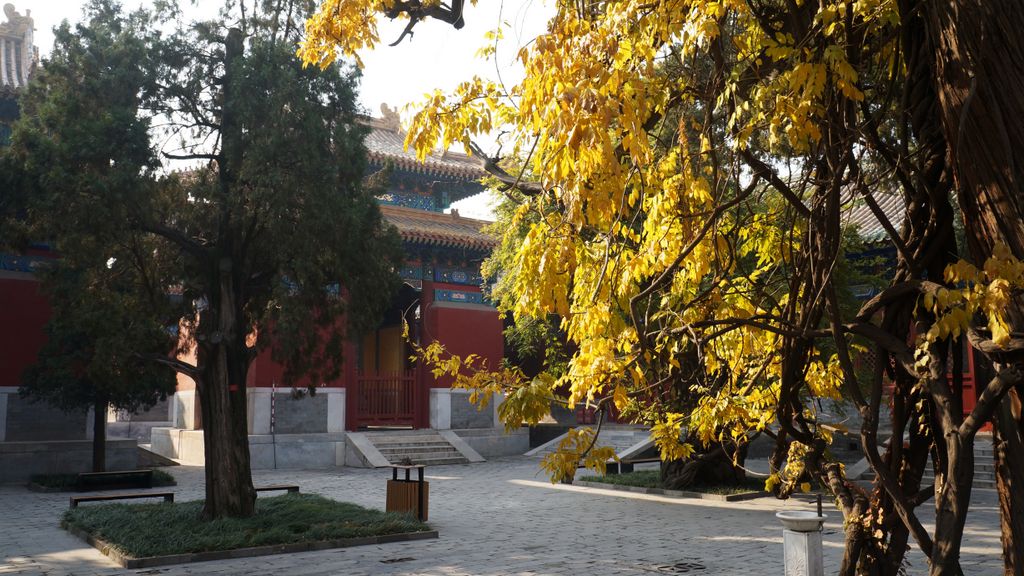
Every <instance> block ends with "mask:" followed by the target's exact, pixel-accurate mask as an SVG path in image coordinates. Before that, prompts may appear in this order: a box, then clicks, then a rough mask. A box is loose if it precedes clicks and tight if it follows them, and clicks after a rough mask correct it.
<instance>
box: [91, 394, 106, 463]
mask: <svg viewBox="0 0 1024 576" xmlns="http://www.w3.org/2000/svg"><path fill="white" fill-rule="evenodd" d="M107 408H108V404H107V401H106V400H105V399H103V398H98V399H96V402H95V403H94V404H93V407H92V411H93V416H92V471H93V472H106V470H107Z"/></svg>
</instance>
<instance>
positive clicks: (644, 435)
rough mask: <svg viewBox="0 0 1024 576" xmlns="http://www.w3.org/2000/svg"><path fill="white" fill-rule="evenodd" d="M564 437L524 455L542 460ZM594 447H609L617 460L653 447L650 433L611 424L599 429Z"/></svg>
mask: <svg viewBox="0 0 1024 576" xmlns="http://www.w3.org/2000/svg"><path fill="white" fill-rule="evenodd" d="M565 436H566V435H565V434H563V435H561V436H559V437H557V438H555V439H554V440H551V441H550V442H547V443H545V444H542V445H540V446H538V447H537V448H534V449H533V450H530V451H529V452H527V453H526V455H527V456H535V457H537V458H543V457H544V456H547V455H548V454H550V453H551V452H554V451H555V450H556V449H557V448H558V444H559V442H561V441H562V439H563V438H565ZM595 446H611V447H612V448H613V449H614V450H615V454H617V455H618V456H619V458H634V457H637V456H640V454H641V453H642V452H645V451H647V450H648V449H649V448H650V447H651V446H653V442H651V439H650V432H649V431H648V430H647V429H646V428H641V427H636V426H623V425H614V424H613V425H605V426H602V427H601V433H600V434H598V436H597V442H596V444H595Z"/></svg>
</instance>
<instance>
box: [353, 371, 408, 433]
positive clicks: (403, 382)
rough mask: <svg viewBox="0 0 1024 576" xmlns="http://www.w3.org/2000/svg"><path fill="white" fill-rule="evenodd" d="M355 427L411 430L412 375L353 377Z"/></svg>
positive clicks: (375, 374) (403, 372) (399, 373)
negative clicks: (404, 427) (400, 427)
mask: <svg viewBox="0 0 1024 576" xmlns="http://www.w3.org/2000/svg"><path fill="white" fill-rule="evenodd" d="M356 390H357V392H356V394H357V402H356V427H357V428H361V427H366V426H413V425H414V424H415V417H416V372H415V371H414V370H404V371H401V372H390V373H364V372H359V373H357V374H356Z"/></svg>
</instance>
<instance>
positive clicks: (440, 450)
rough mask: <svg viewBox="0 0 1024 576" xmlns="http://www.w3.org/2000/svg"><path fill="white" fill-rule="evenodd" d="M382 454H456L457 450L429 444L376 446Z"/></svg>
mask: <svg viewBox="0 0 1024 576" xmlns="http://www.w3.org/2000/svg"><path fill="white" fill-rule="evenodd" d="M377 450H378V451H379V452H380V453H381V454H383V455H384V456H391V455H392V454H458V453H459V451H458V450H456V449H455V448H453V447H451V446H450V445H449V446H431V447H425V448H409V447H406V448H377Z"/></svg>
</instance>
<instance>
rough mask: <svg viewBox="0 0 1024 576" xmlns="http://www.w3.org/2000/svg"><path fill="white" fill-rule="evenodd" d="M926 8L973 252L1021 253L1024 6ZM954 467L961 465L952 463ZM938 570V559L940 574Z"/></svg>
mask: <svg viewBox="0 0 1024 576" xmlns="http://www.w3.org/2000/svg"><path fill="white" fill-rule="evenodd" d="M921 8H922V15H923V17H924V19H925V21H926V23H927V24H926V25H927V27H928V33H929V36H930V38H931V39H932V42H933V44H934V45H935V46H936V49H935V57H934V74H933V78H934V79H935V85H936V92H937V93H938V96H939V103H940V109H941V119H942V129H943V133H944V134H945V136H946V141H947V143H948V145H949V147H950V157H951V158H952V167H953V175H954V178H955V181H956V184H957V195H958V199H959V204H960V209H961V211H962V213H963V217H964V229H965V232H966V239H967V244H968V247H969V248H970V252H971V256H972V257H973V259H974V261H975V262H976V263H977V264H981V263H983V262H984V261H985V260H986V259H987V258H988V257H989V256H990V255H991V254H992V251H993V248H994V247H995V246H996V245H998V244H1003V245H1006V246H1007V247H1009V249H1010V252H1011V253H1012V254H1013V255H1014V256H1016V257H1017V258H1022V257H1024V186H1022V179H1021V174H1020V170H1021V167H1022V166H1024V98H1021V94H1022V93H1024V33H1022V30H1024V4H1022V3H1021V2H1019V1H1016V0H956V1H947V2H924V3H922V4H921ZM1008 317H1009V320H1010V322H1011V330H1012V331H1020V330H1021V329H1022V327H1024V306H1022V303H1021V301H1020V299H1019V298H1016V299H1014V301H1012V302H1011V303H1010V305H1009V307H1008ZM1000 420H1001V422H1000V425H1001V426H1007V427H1008V428H1007V429H1006V430H1005V431H1002V430H1001V431H1000V434H1001V438H1002V439H1003V440H1007V441H1012V438H1013V437H1014V436H1017V437H1019V434H1020V423H1019V422H1017V423H1014V424H1012V428H1015V429H1016V434H1012V433H1010V434H1005V433H1009V432H1011V428H1010V427H1011V424H1010V423H1007V422H1005V419H1000ZM1004 432H1005V433H1004ZM1003 448H1007V446H1003ZM964 449H965V450H966V449H967V447H964ZM1011 449H1012V448H1011ZM962 456H967V455H966V454H962ZM971 456H973V454H971ZM966 464H967V462H963V463H962V465H966ZM949 470H950V471H952V470H954V468H953V467H952V465H951V466H950V467H949ZM1010 473H1012V471H1011V470H1010V469H1009V468H1003V469H1000V468H999V467H997V476H999V477H1000V479H999V482H1000V483H1002V484H1003V485H1004V486H1006V487H1007V488H1008V489H1009V488H1010V487H1012V486H1013V478H1012V476H1008V475H1007V474H1010ZM954 488H955V487H954ZM961 488H963V487H961ZM966 488H967V489H968V490H969V486H968V487H966ZM963 505H964V506H966V505H967V501H966V500H965V501H964V504H963ZM1001 511H1002V513H1003V514H1004V517H1003V520H1002V523H1003V528H1004V530H1007V529H1008V530H1010V531H1011V532H1010V533H1005V532H1004V534H1003V547H1004V550H1006V549H1009V550H1014V551H1016V550H1018V549H1019V547H1020V546H1021V545H1020V544H1019V542H1020V541H1021V540H1022V539H1024V533H1022V532H1019V531H1018V526H1017V524H1018V523H1017V522H1015V521H1014V518H1013V517H1006V516H1005V515H1006V514H1008V513H1009V514H1012V511H1013V510H1012V507H1011V508H1009V509H1006V508H1002V507H1001ZM941 520H942V522H940V518H936V529H937V530H938V528H939V526H940V525H945V519H944V518H943V519H941ZM936 540H938V538H936ZM937 552H938V550H937ZM947 553H948V552H947ZM933 560H934V559H933ZM1004 561H1005V563H1006V564H1005V566H1006V570H1007V573H1013V572H1012V571H1013V570H1017V571H1018V572H1019V571H1020V564H1019V558H1018V557H1015V555H1012V556H1007V557H1005V559H1004ZM937 568H938V567H936V566H934V565H933V573H937V572H934V570H936V569H937Z"/></svg>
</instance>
